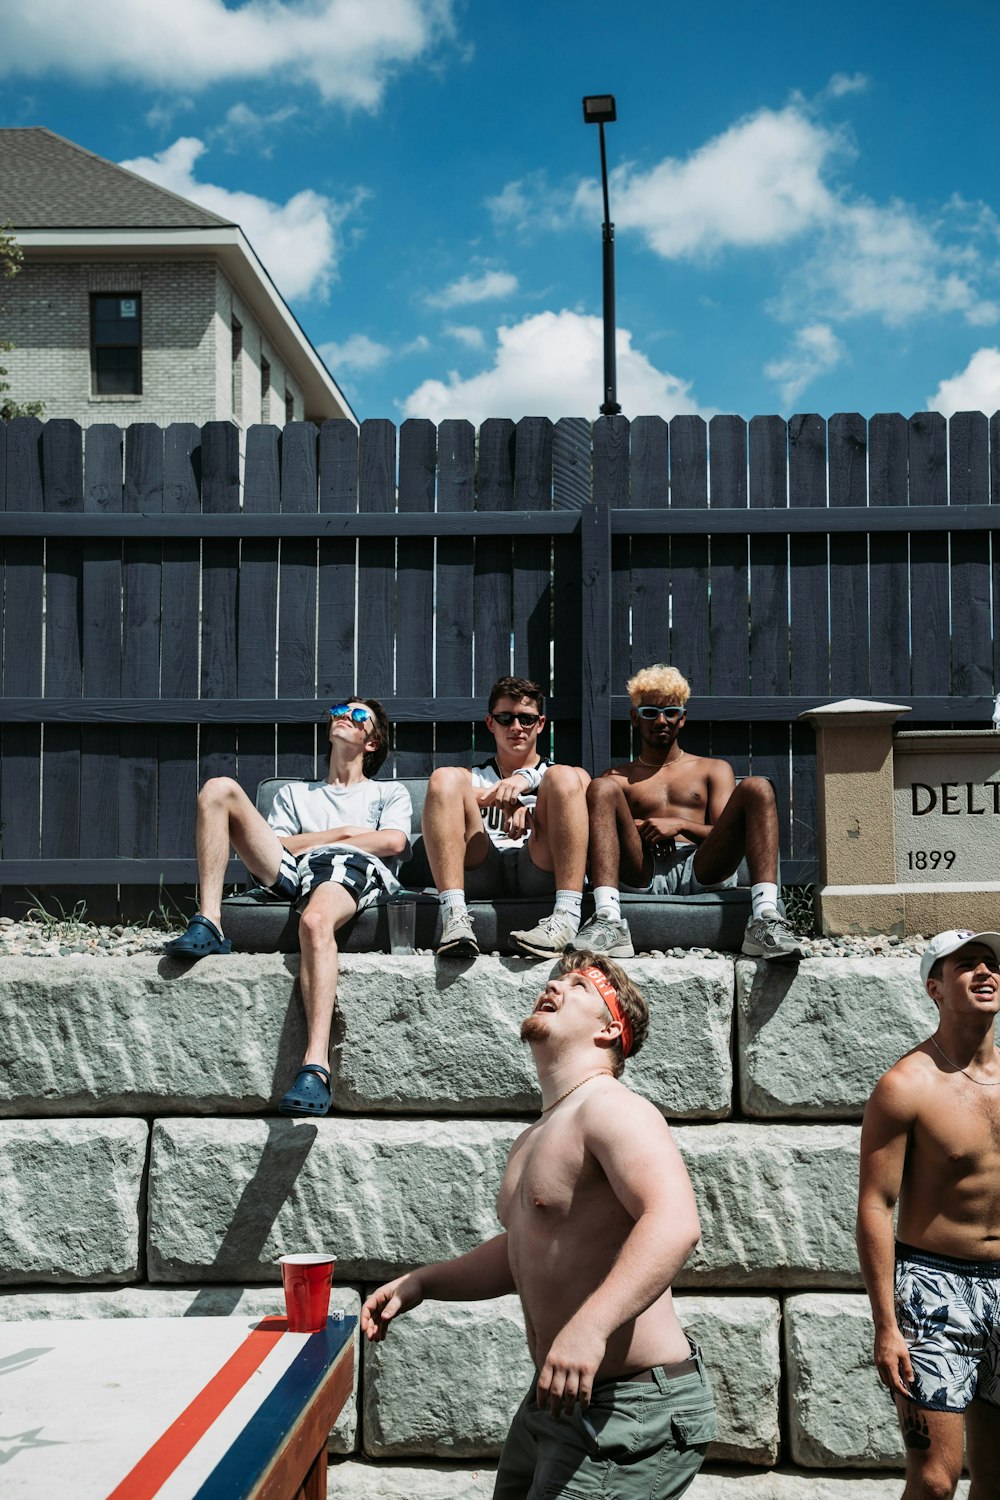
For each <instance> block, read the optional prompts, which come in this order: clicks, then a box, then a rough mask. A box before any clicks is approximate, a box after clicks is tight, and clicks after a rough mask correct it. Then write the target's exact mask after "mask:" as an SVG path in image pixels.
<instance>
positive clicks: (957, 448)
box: [948, 411, 997, 698]
mask: <svg viewBox="0 0 1000 1500" xmlns="http://www.w3.org/2000/svg"><path fill="white" fill-rule="evenodd" d="M948 435H949V439H950V464H949V468H950V473H951V484H950V494H951V504H952V505H988V504H989V503H990V451H989V423H988V422H987V420H986V417H985V416H984V415H983V413H982V412H978V411H960V412H956V413H955V415H954V416H953V417H952V419H951V421H950V423H949V424H948ZM948 577H949V582H950V584H951V691H952V693H954V695H955V696H956V697H957V698H970V697H974V696H976V695H978V694H980V693H983V694H986V695H987V696H988V697H992V696H993V694H994V693H995V692H996V691H997V688H996V687H995V686H994V679H993V642H992V640H991V635H992V630H991V620H990V609H991V597H990V596H991V594H992V590H993V580H992V577H991V572H990V537H989V533H988V532H985V531H962V532H956V533H955V534H954V535H953V536H952V539H951V569H950V571H949V574H948Z"/></svg>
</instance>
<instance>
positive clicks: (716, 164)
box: [576, 105, 844, 260]
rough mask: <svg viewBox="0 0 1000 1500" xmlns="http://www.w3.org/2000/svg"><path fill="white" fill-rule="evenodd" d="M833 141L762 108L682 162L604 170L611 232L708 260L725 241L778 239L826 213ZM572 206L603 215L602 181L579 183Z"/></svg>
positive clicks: (792, 115) (662, 251)
mask: <svg viewBox="0 0 1000 1500" xmlns="http://www.w3.org/2000/svg"><path fill="white" fill-rule="evenodd" d="M843 149H844V148H843V144H842V142H841V140H840V137H839V136H838V135H837V134H836V133H834V132H831V131H829V130H824V129H823V128H822V127H821V126H819V125H817V124H815V123H814V122H813V121H812V120H811V119H809V118H808V117H807V116H806V114H805V113H804V112H803V111H802V110H801V109H798V108H796V107H795V106H793V105H789V106H788V108H786V109H783V110H777V111H776V110H770V109H762V110H760V111H758V113H757V114H755V115H751V116H750V117H749V118H748V119H744V120H740V121H738V122H737V124H735V125H733V126H731V127H730V129H729V130H727V131H725V132H724V133H723V134H722V135H719V136H716V137H715V139H714V140H710V141H708V142H707V143H706V144H705V145H704V146H702V147H700V148H699V149H698V150H697V151H695V152H693V153H692V155H691V156H689V157H688V158H687V159H686V160H684V161H678V160H675V159H674V158H673V157H666V158H665V159H664V160H663V161H661V162H659V163H658V164H657V165H656V166H655V167H652V168H651V169H650V170H649V171H648V172H641V171H637V170H636V169H635V168H634V167H631V166H624V167H620V168H618V169H617V170H616V171H615V172H613V173H612V174H611V205H612V211H611V217H612V218H613V219H614V221H615V225H616V228H617V230H618V232H619V233H620V232H621V231H622V230H627V229H637V230H639V232H640V233H641V234H643V235H645V237H646V240H647V242H648V244H649V246H650V248H651V249H652V250H655V251H656V253H657V254H658V255H662V256H664V257H665V258H667V259H671V260H674V259H681V258H706V257H711V256H713V255H715V254H716V253H718V252H719V251H720V250H723V249H725V248H726V247H727V246H737V247H741V248H750V247H755V246H764V245H778V244H783V243H784V242H785V241H787V240H789V239H792V238H793V237H795V236H797V235H801V234H802V233H804V232H805V231H806V230H807V229H810V228H812V227H814V226H815V225H816V224H818V223H821V222H823V221H824V220H825V219H826V218H828V217H829V215H830V214H831V212H832V211H833V207H834V202H833V198H832V195H831V193H830V190H829V189H828V188H827V187H826V186H825V184H824V182H823V180H822V175H821V173H822V169H823V167H824V166H825V165H826V164H827V163H828V162H829V160H830V159H831V158H832V157H834V156H835V155H837V154H839V153H840V152H842V151H843ZM576 207H577V209H578V211H581V212H583V211H586V212H587V213H588V214H589V215H590V216H591V217H594V216H595V215H596V217H597V219H598V221H600V219H601V217H602V216H603V207H602V204H601V196H600V186H599V184H598V183H597V182H596V181H587V182H582V183H581V184H580V186H579V187H578V189H577V192H576Z"/></svg>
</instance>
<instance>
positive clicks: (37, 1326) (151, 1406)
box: [0, 1317, 357, 1500]
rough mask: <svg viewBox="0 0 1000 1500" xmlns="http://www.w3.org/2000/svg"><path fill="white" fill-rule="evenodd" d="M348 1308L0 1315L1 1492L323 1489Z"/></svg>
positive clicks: (25, 1499)
mask: <svg viewBox="0 0 1000 1500" xmlns="http://www.w3.org/2000/svg"><path fill="white" fill-rule="evenodd" d="M356 1325H357V1319H356V1318H348V1317H342V1318H331V1319H329V1320H328V1322H327V1325H326V1327H325V1328H324V1329H323V1330H322V1331H321V1332H319V1333H311V1334H310V1333H289V1332H288V1325H287V1323H286V1322H285V1319H284V1318H265V1319H263V1321H258V1320H257V1319H247V1318H239V1317H233V1318H120V1319H117V1318H109V1319H68V1320H66V1321H44V1322H18V1323H3V1324H0V1493H2V1494H3V1496H4V1500H41V1497H43V1496H44V1497H45V1500H56V1497H66V1500H154V1497H155V1500H295V1497H297V1496H301V1497H302V1500H325V1497H326V1443H327V1437H328V1435H329V1433H330V1429H331V1427H332V1426H333V1424H334V1422H335V1421H336V1419H337V1416H338V1414H339V1412H340V1410H341V1408H342V1407H343V1406H344V1404H345V1402H346V1401H347V1400H348V1398H349V1397H350V1395H351V1392H352V1390H353V1384H354V1338H355V1333H356Z"/></svg>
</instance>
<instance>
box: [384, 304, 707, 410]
mask: <svg viewBox="0 0 1000 1500" xmlns="http://www.w3.org/2000/svg"><path fill="white" fill-rule="evenodd" d="M497 341H498V347H497V351H496V356H495V360H494V364H493V367H492V368H491V369H488V370H484V371H482V373H481V374H479V375H473V376H472V377H471V378H470V379H468V380H463V379H461V378H460V376H459V375H458V374H457V373H456V372H455V371H451V372H450V373H449V375H448V379H447V381H443V380H425V381H424V382H423V384H422V385H420V386H418V387H417V389H416V390H415V391H413V392H412V393H411V395H409V396H408V397H407V398H406V400H405V401H404V402H403V403H402V407H403V415H404V416H406V417H430V418H431V419H432V420H433V421H435V422H441V421H443V420H444V419H445V418H446V417H466V418H468V420H469V421H471V422H475V423H477V424H478V423H479V422H481V421H483V420H484V419H485V418H486V417H498V416H509V417H513V418H515V419H518V418H520V417H523V416H533V417H551V418H553V419H554V420H557V419H558V418H559V417H579V416H590V417H596V416H597V415H598V411H599V408H600V405H601V402H602V399H603V385H604V331H603V324H602V322H601V319H600V318H590V317H584V316H583V315H582V314H581V313H576V312H568V311H566V310H563V311H562V312H558V313H557V312H542V313H536V314H534V315H533V316H532V317H529V318H525V319H523V320H522V321H521V322H520V323H517V324H515V325H514V326H513V327H509V328H508V327H501V328H498V329H497ZM615 351H616V355H617V366H618V399H619V401H620V402H621V404H622V408H623V410H624V413H625V415H626V416H629V417H633V416H647V415H659V416H663V417H672V416H676V414H677V413H678V412H696V411H698V406H697V404H696V403H695V401H694V400H693V399H692V398H691V396H690V394H689V392H690V385H689V383H688V382H686V381H683V380H680V379H678V377H677V376H675V375H670V374H667V373H666V372H665V371H661V370H657V369H656V368H655V367H654V366H653V365H652V364H650V362H649V360H648V359H647V358H646V356H645V355H644V354H642V353H640V352H639V350H638V349H634V348H633V347H632V335H631V333H629V332H628V330H627V329H624V328H619V329H618V332H617V338H616V342H615Z"/></svg>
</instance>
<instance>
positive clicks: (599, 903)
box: [594, 885, 622, 922]
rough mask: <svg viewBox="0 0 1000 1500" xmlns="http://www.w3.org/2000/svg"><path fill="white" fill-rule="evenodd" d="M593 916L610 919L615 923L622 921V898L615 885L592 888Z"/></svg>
mask: <svg viewBox="0 0 1000 1500" xmlns="http://www.w3.org/2000/svg"><path fill="white" fill-rule="evenodd" d="M594 915H595V916H598V917H611V918H612V919H613V920H614V921H615V922H620V921H621V919H622V898H621V895H620V894H619V891H618V887H617V886H616V885H595V886H594Z"/></svg>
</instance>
